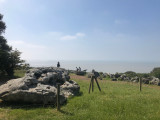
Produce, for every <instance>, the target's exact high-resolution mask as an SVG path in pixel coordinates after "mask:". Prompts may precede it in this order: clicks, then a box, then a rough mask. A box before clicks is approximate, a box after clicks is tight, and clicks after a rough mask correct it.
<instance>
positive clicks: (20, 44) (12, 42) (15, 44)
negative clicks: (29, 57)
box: [8, 40, 46, 49]
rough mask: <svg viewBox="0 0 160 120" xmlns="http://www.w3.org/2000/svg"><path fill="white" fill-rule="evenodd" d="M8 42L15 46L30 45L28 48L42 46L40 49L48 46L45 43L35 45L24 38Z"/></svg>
mask: <svg viewBox="0 0 160 120" xmlns="http://www.w3.org/2000/svg"><path fill="white" fill-rule="evenodd" d="M8 43H9V44H10V45H12V46H13V47H14V48H15V47H20V46H25V47H28V48H40V49H43V48H46V47H45V46H43V45H37V44H36V45H35V44H31V43H26V42H24V41H22V40H15V41H8Z"/></svg>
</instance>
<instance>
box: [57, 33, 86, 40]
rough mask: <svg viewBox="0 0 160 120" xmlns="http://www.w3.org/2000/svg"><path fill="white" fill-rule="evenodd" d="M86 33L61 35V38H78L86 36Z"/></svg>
mask: <svg viewBox="0 0 160 120" xmlns="http://www.w3.org/2000/svg"><path fill="white" fill-rule="evenodd" d="M84 36H85V34H84V33H76V34H75V35H65V36H62V37H60V40H76V39H78V38H80V37H84Z"/></svg>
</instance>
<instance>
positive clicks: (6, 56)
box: [0, 14, 24, 76]
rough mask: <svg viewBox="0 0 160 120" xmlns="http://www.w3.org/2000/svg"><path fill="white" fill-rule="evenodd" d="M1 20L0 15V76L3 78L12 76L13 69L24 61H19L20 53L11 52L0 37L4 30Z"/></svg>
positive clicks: (4, 26) (9, 47) (10, 48)
mask: <svg viewBox="0 0 160 120" xmlns="http://www.w3.org/2000/svg"><path fill="white" fill-rule="evenodd" d="M2 18H3V16H2V15H1V14H0V76H2V75H3V76H4V75H5V74H6V73H7V74H8V75H9V76H13V74H14V70H15V68H17V67H18V66H20V65H21V64H22V63H24V60H21V59H20V54H21V52H19V51H18V50H13V49H12V47H11V46H9V45H8V44H7V40H6V39H5V38H4V37H3V36H2V33H4V32H5V29H6V25H5V23H4V22H3V21H2Z"/></svg>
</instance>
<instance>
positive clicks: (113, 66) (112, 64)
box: [28, 60, 160, 73]
mask: <svg viewBox="0 0 160 120" xmlns="http://www.w3.org/2000/svg"><path fill="white" fill-rule="evenodd" d="M28 62H29V63H30V65H31V66H33V67H50V66H52V67H56V65H57V61H56V60H50V61H28ZM60 64H61V67H62V68H65V69H69V70H76V67H81V69H82V70H85V69H87V72H90V71H92V69H95V70H96V71H98V72H105V73H116V72H118V73H124V72H126V71H134V72H136V73H149V72H150V71H152V70H153V68H155V67H159V66H160V62H137V61H136V62H125V61H124V62H123V61H74V60H73V61H71V60H70V61H68V60H66V61H65V60H62V61H60Z"/></svg>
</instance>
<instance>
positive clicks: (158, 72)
mask: <svg viewBox="0 0 160 120" xmlns="http://www.w3.org/2000/svg"><path fill="white" fill-rule="evenodd" d="M150 74H151V75H152V76H154V77H157V78H159V79H160V67H157V68H154V69H153V70H152V71H151V72H150Z"/></svg>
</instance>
